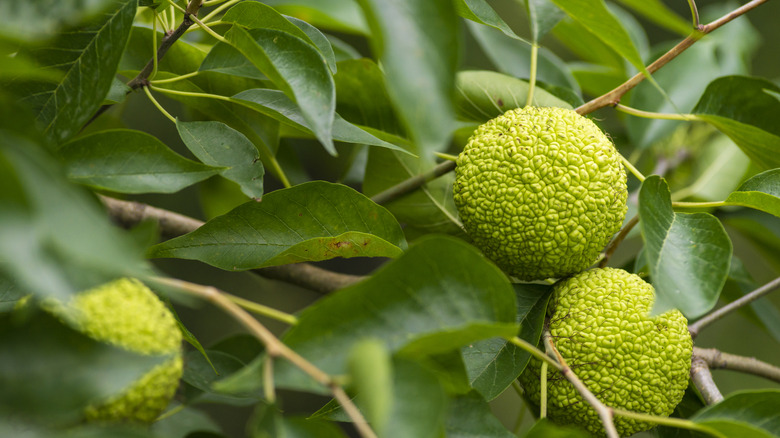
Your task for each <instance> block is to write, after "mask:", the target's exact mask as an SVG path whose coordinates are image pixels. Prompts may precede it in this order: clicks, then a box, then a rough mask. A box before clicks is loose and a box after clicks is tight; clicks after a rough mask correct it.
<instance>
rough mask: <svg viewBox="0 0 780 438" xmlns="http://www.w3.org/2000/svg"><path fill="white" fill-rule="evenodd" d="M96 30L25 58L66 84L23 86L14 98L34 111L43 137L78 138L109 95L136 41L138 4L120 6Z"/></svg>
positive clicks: (62, 38) (127, 1)
mask: <svg viewBox="0 0 780 438" xmlns="http://www.w3.org/2000/svg"><path fill="white" fill-rule="evenodd" d="M113 4H114V8H112V10H111V12H110V13H106V14H101V15H99V16H97V17H95V19H94V21H93V22H91V23H90V26H88V27H86V28H83V29H80V30H75V31H72V32H65V33H62V34H60V35H58V36H57V38H56V40H55V41H52V42H51V43H49V44H47V47H45V48H40V49H36V50H32V51H30V52H25V53H27V54H29V58H30V59H31V60H32V61H34V62H37V63H38V64H39V65H41V66H42V67H43V68H45V69H54V70H58V71H60V72H62V73H63V75H64V76H63V78H62V80H61V81H60V82H56V83H53V82H48V81H46V82H35V81H24V80H22V81H19V82H16V83H14V84H13V87H12V88H13V90H14V93H16V95H17V96H19V97H21V101H22V102H24V103H25V104H27V105H29V106H30V107H32V108H33V111H34V112H35V116H36V119H37V122H38V124H39V125H40V126H41V129H42V131H43V132H44V133H45V134H46V135H47V136H48V137H49V138H50V139H52V140H53V141H54V142H55V143H60V142H62V141H65V140H67V139H69V138H70V137H72V136H74V135H76V134H77V133H78V132H79V130H81V127H82V126H83V125H84V123H85V122H86V121H87V120H89V118H90V117H92V115H93V114H94V113H95V111H96V110H97V109H98V107H99V106H100V104H101V103H102V102H103V98H104V97H105V96H106V95H107V94H108V91H109V89H110V88H111V84H112V82H113V80H114V74H115V73H116V69H117V66H118V64H119V59H120V57H121V56H122V52H123V49H124V47H125V44H126V43H127V39H128V37H129V35H130V28H131V26H132V23H133V17H135V10H136V4H137V0H124V1H121V2H115V3H113Z"/></svg>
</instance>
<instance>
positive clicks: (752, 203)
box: [726, 169, 780, 217]
mask: <svg viewBox="0 0 780 438" xmlns="http://www.w3.org/2000/svg"><path fill="white" fill-rule="evenodd" d="M726 203H727V204H729V205H741V206H743V207H750V208H755V209H756V210H761V211H765V212H767V213H769V214H773V215H775V216H778V217H780V169H772V170H767V171H766V172H762V173H759V174H758V175H756V176H754V177H752V178H750V179H749V180H747V181H745V182H744V183H743V184H742V185H741V186H740V187H739V188H738V189H737V190H736V191H735V192H733V193H731V194H730V195H729V197H728V198H726Z"/></svg>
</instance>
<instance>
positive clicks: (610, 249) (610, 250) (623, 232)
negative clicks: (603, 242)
mask: <svg viewBox="0 0 780 438" xmlns="http://www.w3.org/2000/svg"><path fill="white" fill-rule="evenodd" d="M638 223H639V215H638V214H635V215H634V217H632V218H631V219H630V220H629V221H628V222H626V224H625V225H624V226H623V228H621V229H620V232H619V233H618V235H617V236H615V238H614V239H612V241H611V242H609V245H607V248H606V249H605V250H604V257H602V259H601V262H599V268H603V267H604V266H607V262H609V258H610V257H612V254H614V253H615V250H617V249H618V246H620V244H621V243H622V242H623V240H625V238H626V236H628V233H630V232H631V230H633V229H634V227H635V226H636V224H638Z"/></svg>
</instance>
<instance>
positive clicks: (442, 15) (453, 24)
mask: <svg viewBox="0 0 780 438" xmlns="http://www.w3.org/2000/svg"><path fill="white" fill-rule="evenodd" d="M358 3H359V4H360V5H361V7H362V8H363V11H364V13H365V15H366V20H367V21H368V24H369V28H370V29H371V32H372V39H371V43H372V48H373V52H374V54H375V56H376V58H377V59H378V60H379V62H380V63H381V64H382V68H383V69H384V71H385V75H386V78H387V90H388V93H389V94H390V98H391V99H392V101H393V103H394V104H395V107H396V109H397V110H398V114H399V116H400V118H401V119H402V120H403V121H404V124H405V126H406V127H407V129H408V132H409V135H410V137H411V138H412V139H413V140H414V143H415V144H416V146H417V147H418V153H419V154H420V155H421V156H423V157H427V158H430V157H432V156H433V152H435V151H441V150H443V149H444V148H445V147H446V143H447V141H448V140H449V138H450V135H451V132H452V129H453V127H454V126H453V109H452V91H453V86H454V82H455V70H456V68H457V57H458V47H459V44H458V43H459V38H458V20H457V16H456V15H455V11H454V10H453V7H452V2H451V1H450V0H428V1H424V2H421V1H418V0H399V1H394V2H387V1H384V0H358Z"/></svg>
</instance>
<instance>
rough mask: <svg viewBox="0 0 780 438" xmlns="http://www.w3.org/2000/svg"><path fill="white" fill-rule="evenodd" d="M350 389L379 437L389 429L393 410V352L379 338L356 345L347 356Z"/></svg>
mask: <svg viewBox="0 0 780 438" xmlns="http://www.w3.org/2000/svg"><path fill="white" fill-rule="evenodd" d="M348 367H349V376H350V386H351V387H352V389H353V390H354V391H355V392H356V393H357V394H358V397H359V406H360V408H361V410H362V411H363V412H364V413H365V416H366V420H367V421H368V422H369V423H371V426H372V428H373V429H374V430H376V431H378V432H379V433H380V436H382V434H384V432H385V431H386V430H387V425H388V421H389V420H390V414H391V412H392V410H393V403H394V402H396V400H394V397H393V377H394V376H393V374H394V373H393V363H392V358H391V356H390V352H389V351H388V350H387V348H386V347H385V345H384V343H383V342H382V341H381V340H378V339H365V340H362V341H359V342H357V343H356V344H355V345H354V346H353V347H352V349H351V351H350V353H349V357H348Z"/></svg>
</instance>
